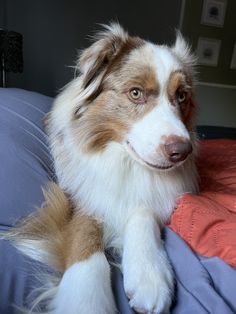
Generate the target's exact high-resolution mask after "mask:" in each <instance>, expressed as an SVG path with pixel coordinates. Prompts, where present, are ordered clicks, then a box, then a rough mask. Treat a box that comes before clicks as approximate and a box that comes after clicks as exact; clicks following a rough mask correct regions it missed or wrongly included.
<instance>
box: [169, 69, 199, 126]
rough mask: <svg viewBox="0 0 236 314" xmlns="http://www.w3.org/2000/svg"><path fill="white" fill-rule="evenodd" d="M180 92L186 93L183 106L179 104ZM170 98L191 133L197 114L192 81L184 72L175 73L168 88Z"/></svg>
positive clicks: (171, 76)
mask: <svg viewBox="0 0 236 314" xmlns="http://www.w3.org/2000/svg"><path fill="white" fill-rule="evenodd" d="M178 91H184V92H186V99H185V101H183V102H182V103H181V104H178V101H177V93H178ZM167 93H168V98H169V100H170V102H171V103H172V104H173V105H175V106H178V105H179V108H180V113H181V118H182V121H183V122H184V124H185V125H186V127H187V129H188V130H189V131H191V130H193V128H194V124H195V123H194V120H195V114H196V105H195V102H194V100H193V99H194V96H193V91H192V80H191V79H190V77H188V76H187V75H186V74H185V73H184V72H182V71H176V72H173V73H172V74H171V75H170V79H169V82H168V87H167Z"/></svg>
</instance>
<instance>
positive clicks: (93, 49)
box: [9, 23, 198, 314]
mask: <svg viewBox="0 0 236 314" xmlns="http://www.w3.org/2000/svg"><path fill="white" fill-rule="evenodd" d="M76 68H77V70H78V72H79V74H78V76H76V77H75V78H74V79H73V80H72V82H70V83H69V84H68V85H67V86H66V87H65V88H64V89H63V91H62V92H61V93H60V94H59V95H58V96H57V98H56V100H55V102H54V105H53V108H52V111H51V112H50V113H49V116H48V117H47V131H48V135H49V141H50V147H51V152H52V156H53V158H54V165H55V172H56V176H57V180H58V181H57V182H58V185H56V184H54V185H51V187H50V189H49V191H48V192H46V195H45V197H46V206H45V207H44V208H43V209H41V210H39V212H38V214H36V215H34V216H33V217H30V218H28V219H27V220H26V221H25V222H24V223H23V224H21V225H20V226H19V227H16V229H15V230H14V231H12V234H11V236H10V237H9V238H11V239H12V240H13V241H14V242H15V245H16V246H17V247H18V248H19V249H20V250H21V251H23V252H24V253H25V254H27V255H29V256H30V257H31V258H33V259H36V260H39V261H41V262H43V263H45V264H48V265H50V266H52V267H53V268H54V269H55V270H57V271H59V272H60V273H61V278H60V279H59V281H58V283H57V284H56V285H55V286H53V288H50V289H49V290H48V291H47V292H46V294H45V295H44V297H46V298H48V299H49V300H48V305H47V310H48V311H49V312H50V313H56V314H61V313H68V314H76V313H78V314H85V313H86V314H95V313H96V314H113V313H116V305H115V301H114V297H113V294H112V289H111V283H110V280H111V279H110V267H109V263H108V261H107V258H106V255H105V249H107V248H109V247H112V248H115V249H116V250H117V251H118V252H119V254H120V256H121V257H122V259H121V269H122V273H123V277H124V289H125V292H126V295H127V297H128V298H129V303H130V306H131V307H133V308H134V309H135V310H136V311H137V312H139V313H168V312H169V310H170V306H171V302H172V297H173V293H174V279H173V278H174V276H173V271H172V267H171V265H170V262H169V260H168V257H167V254H166V252H165V250H164V247H163V241H162V238H161V229H162V227H163V226H164V224H165V223H166V222H168V220H169V218H170V216H171V214H172V212H173V210H174V209H175V207H176V204H177V202H178V200H179V198H180V197H181V195H183V194H184V193H197V191H198V176H197V170H196V166H195V156H196V152H197V140H196V135H195V131H194V130H195V112H196V103H195V100H194V98H195V94H194V85H195V79H194V77H195V71H194V68H195V57H194V56H193V55H192V54H191V52H190V49H189V46H188V45H187V43H186V42H185V40H184V38H183V37H182V35H181V34H180V33H177V38H176V41H175V44H174V45H173V46H166V45H158V44H154V43H151V42H149V41H146V40H144V39H141V38H139V37H134V36H130V35H129V34H128V33H127V32H126V31H125V30H124V29H123V28H122V27H121V26H120V25H119V24H117V23H112V24H110V25H108V26H104V30H103V31H101V32H100V33H98V34H97V36H96V38H95V41H94V43H93V44H92V45H91V46H90V47H89V48H87V49H85V50H84V51H82V53H81V54H80V56H79V60H78V63H77V65H76Z"/></svg>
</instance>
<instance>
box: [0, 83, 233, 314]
mask: <svg viewBox="0 0 236 314" xmlns="http://www.w3.org/2000/svg"><path fill="white" fill-rule="evenodd" d="M52 101H53V99H52V98H50V97H47V96H44V95H41V94H38V93H35V92H30V91H25V90H21V89H12V88H8V89H7V88H2V89H0V147H1V148H0V163H1V168H0V182H1V189H0V204H1V206H0V231H5V230H8V229H9V228H12V226H14V224H15V223H16V221H17V220H19V219H20V218H22V217H25V216H27V215H28V214H30V213H31V212H33V211H34V210H35V208H36V207H37V206H40V205H41V204H42V203H43V194H42V191H41V187H42V186H45V184H46V183H47V182H48V181H51V180H54V179H55V176H54V172H53V164H52V160H51V156H50V153H49V150H48V146H47V135H46V134H45V132H44V128H43V124H42V120H43V118H44V116H45V114H46V113H47V112H48V111H49V110H50V108H51V105H52ZM197 131H198V134H199V138H200V139H201V141H200V157H199V159H198V167H199V170H200V177H201V194H200V195H199V196H191V195H186V196H184V197H183V198H182V199H181V200H180V201H179V205H178V207H177V208H176V210H175V212H174V214H173V216H172V218H171V221H170V223H169V225H167V226H166V228H165V230H164V232H163V237H164V238H165V246H166V250H167V253H168V255H169V258H170V261H171V263H172V265H173V269H174V272H175V279H176V290H175V291H176V293H175V298H174V301H173V306H172V310H171V313H174V314H180V313H181V314H184V313H186V314H189V313H191V314H194V313H197V314H199V313H214V314H227V313H232V314H233V313H236V298H235V291H236V271H235V268H236V140H235V139H236V129H234V128H221V127H206V126H200V127H198V129H197ZM206 165H207V166H206ZM0 246H1V254H0V265H1V267H0V284H1V289H0V313H4V314H14V313H18V312H19V310H18V307H25V306H26V307H27V306H28V305H29V304H30V302H31V301H32V299H33V297H34V296H33V295H32V291H33V290H34V288H35V287H38V286H40V285H41V283H40V278H37V276H32V273H36V274H37V273H38V271H39V270H40V269H41V268H42V267H43V266H42V265H40V264H36V263H32V261H30V260H29V259H28V258H26V257H24V256H22V255H21V254H20V253H19V252H18V251H17V250H16V249H15V248H14V247H12V246H11V244H10V243H8V242H6V241H3V240H2V241H0ZM112 281H113V290H114V294H115V297H116V302H117V307H118V309H119V311H120V313H121V314H131V313H134V312H133V310H132V309H131V308H130V307H129V304H128V300H127V298H126V296H125V294H124V290H123V283H122V275H121V273H120V272H119V270H118V269H117V268H115V267H113V268H112ZM68 314H69V312H68Z"/></svg>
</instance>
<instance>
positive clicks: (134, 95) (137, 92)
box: [129, 88, 143, 100]
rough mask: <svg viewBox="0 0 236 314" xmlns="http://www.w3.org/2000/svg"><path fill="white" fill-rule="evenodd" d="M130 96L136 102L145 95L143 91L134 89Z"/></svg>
mask: <svg viewBox="0 0 236 314" xmlns="http://www.w3.org/2000/svg"><path fill="white" fill-rule="evenodd" d="M129 94H130V96H131V98H133V99H134V100H137V99H139V98H141V97H142V95H143V93H142V91H141V90H140V89H139V88H132V89H131V90H130V92H129Z"/></svg>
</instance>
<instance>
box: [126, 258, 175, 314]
mask: <svg viewBox="0 0 236 314" xmlns="http://www.w3.org/2000/svg"><path fill="white" fill-rule="evenodd" d="M123 271H124V288H125V292H126V295H127V297H128V298H129V299H130V301H129V304H130V306H131V307H132V308H134V310H136V311H137V312H139V313H152V314H154V313H155V314H156V313H162V314H164V313H165V314H166V313H169V308H170V305H171V300H172V295H173V274H172V270H171V267H170V264H169V261H168V260H167V258H166V257H163V256H161V257H160V256H158V258H157V259H156V261H155V262H153V261H147V260H145V261H144V260H142V261H141V260H137V262H136V263H135V264H133V263H132V265H131V263H130V264H129V263H128V265H125V267H124V269H123Z"/></svg>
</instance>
